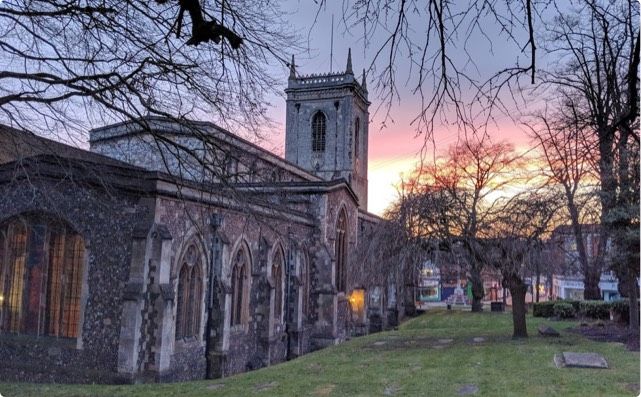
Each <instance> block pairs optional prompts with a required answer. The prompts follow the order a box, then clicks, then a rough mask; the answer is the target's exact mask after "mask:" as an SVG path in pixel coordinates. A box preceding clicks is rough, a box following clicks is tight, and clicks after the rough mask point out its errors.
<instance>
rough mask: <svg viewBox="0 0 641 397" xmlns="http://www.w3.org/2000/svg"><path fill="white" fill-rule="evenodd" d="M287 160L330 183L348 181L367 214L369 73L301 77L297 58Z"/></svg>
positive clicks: (291, 85) (349, 71)
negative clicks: (297, 68) (366, 74)
mask: <svg viewBox="0 0 641 397" xmlns="http://www.w3.org/2000/svg"><path fill="white" fill-rule="evenodd" d="M285 92H286V93H287V119H286V126H285V129H286V137H285V158H286V159H287V161H289V162H291V163H294V164H296V165H298V166H299V167H301V168H304V169H306V170H308V171H310V172H312V173H314V174H316V175H318V176H320V177H321V178H323V179H325V180H333V179H339V178H344V179H345V180H346V181H347V182H348V183H349V184H350V186H351V187H352V190H354V192H355V193H356V196H357V197H358V204H359V207H360V208H362V209H364V210H367V145H368V132H369V131H368V130H369V112H368V107H369V105H370V103H369V101H368V100H367V87H366V83H365V70H363V77H362V82H361V83H360V84H359V82H358V81H357V80H356V77H355V76H354V71H353V70H352V54H351V50H350V51H349V52H348V54H347V66H346V68H345V71H344V72H341V73H328V74H312V75H308V76H298V75H297V74H296V66H295V64H294V57H292V62H291V64H290V73H289V81H288V85H287V89H286V90H285Z"/></svg>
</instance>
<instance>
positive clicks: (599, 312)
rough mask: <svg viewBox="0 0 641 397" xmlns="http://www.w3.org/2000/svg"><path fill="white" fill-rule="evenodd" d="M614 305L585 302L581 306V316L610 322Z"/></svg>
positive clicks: (601, 302) (600, 302)
mask: <svg viewBox="0 0 641 397" xmlns="http://www.w3.org/2000/svg"><path fill="white" fill-rule="evenodd" d="M611 308H612V304H611V303H610V302H604V301H583V302H580V304H579V314H580V315H581V316H583V317H588V318H593V319H595V320H609V319H610V309H611Z"/></svg>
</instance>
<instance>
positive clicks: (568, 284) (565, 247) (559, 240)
mask: <svg viewBox="0 0 641 397" xmlns="http://www.w3.org/2000/svg"><path fill="white" fill-rule="evenodd" d="M581 227H582V229H581V230H582V234H583V241H584V244H585V250H586V255H587V259H588V261H591V262H594V261H599V262H600V263H601V266H602V269H603V272H602V274H601V279H600V281H599V289H600V290H601V297H602V298H603V299H604V300H606V301H610V300H615V299H620V297H621V296H620V294H619V291H618V284H619V281H618V279H617V278H616V276H615V275H614V273H613V272H611V271H609V270H608V269H607V259H608V250H609V249H610V241H608V242H607V244H606V247H605V249H606V251H605V252H603V253H602V252H600V251H599V250H600V248H599V241H600V226H599V225H596V224H585V225H582V226H581ZM548 249H549V250H550V253H551V255H550V259H551V261H552V263H551V264H550V265H551V266H550V267H551V269H552V270H553V276H552V291H551V297H552V299H572V300H582V299H583V291H584V284H583V275H582V274H581V270H582V269H581V264H580V262H579V253H578V250H577V244H576V237H575V235H574V232H573V230H572V227H571V225H562V226H558V227H557V228H556V229H554V231H553V232H552V235H551V237H550V240H549V241H548Z"/></svg>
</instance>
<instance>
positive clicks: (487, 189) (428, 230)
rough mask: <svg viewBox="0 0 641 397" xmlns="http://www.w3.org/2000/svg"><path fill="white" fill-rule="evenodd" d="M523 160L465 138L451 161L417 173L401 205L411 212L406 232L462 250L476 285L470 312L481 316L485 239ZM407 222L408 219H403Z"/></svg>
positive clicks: (503, 147) (450, 153)
mask: <svg viewBox="0 0 641 397" xmlns="http://www.w3.org/2000/svg"><path fill="white" fill-rule="evenodd" d="M520 161H521V157H520V156H519V155H517V154H516V153H515V152H514V149H513V148H512V147H511V146H510V145H508V144H506V143H492V142H491V141H490V140H489V138H487V137H485V138H483V139H478V138H470V139H465V140H463V141H462V142H460V143H459V144H458V145H456V146H453V147H451V148H450V150H449V151H448V153H447V156H445V157H443V158H440V159H438V160H437V161H436V162H435V164H433V165H425V166H423V167H421V168H420V169H418V170H417V172H416V175H415V176H414V177H413V178H412V180H410V181H409V182H408V183H407V184H406V187H405V189H407V192H408V193H407V194H406V195H407V196H408V197H409V198H406V199H405V200H404V201H402V202H399V203H398V205H399V206H400V207H401V210H400V212H401V213H403V214H407V213H410V214H411V216H409V219H411V220H412V222H411V223H407V227H409V228H411V230H415V234H416V235H418V236H421V238H422V239H426V238H428V237H429V238H432V239H434V240H436V241H438V244H439V246H441V247H442V248H443V249H448V247H449V249H451V247H452V246H453V244H455V243H458V244H461V245H462V246H463V249H464V251H465V253H466V254H467V262H468V265H469V279H470V281H471V283H472V297H473V302H472V310H473V311H481V310H482V303H481V300H482V299H483V297H484V295H485V294H484V290H483V281H482V278H481V272H482V270H483V267H484V266H485V265H486V263H487V261H486V260H485V257H484V255H483V252H484V250H485V249H486V247H484V244H483V240H484V239H486V238H488V237H489V236H488V232H489V230H490V229H491V225H492V223H493V222H494V219H495V218H496V217H497V216H498V213H499V212H500V211H502V210H503V209H502V208H501V206H500V202H501V200H499V196H500V194H501V191H502V189H504V188H506V187H507V186H508V185H509V184H511V183H514V182H516V180H517V179H518V178H519V176H518V175H517V174H516V173H515V171H516V169H517V168H518V164H519V163H520ZM405 216H406V217H407V215H405Z"/></svg>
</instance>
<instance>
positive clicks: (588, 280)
mask: <svg viewBox="0 0 641 397" xmlns="http://www.w3.org/2000/svg"><path fill="white" fill-rule="evenodd" d="M589 269H590V271H587V272H584V276H583V285H584V289H583V299H585V300H601V299H602V297H601V289H600V288H599V281H600V280H601V272H600V271H595V269H594V267H593V266H590V267H589Z"/></svg>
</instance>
